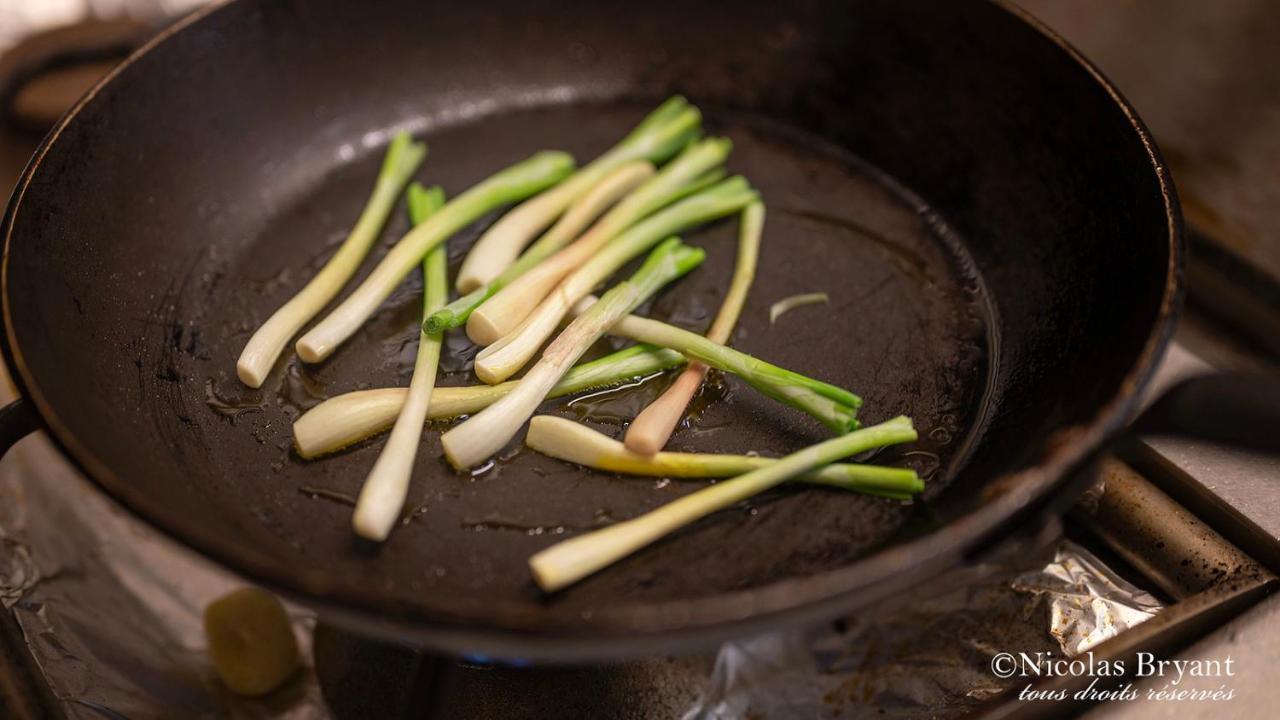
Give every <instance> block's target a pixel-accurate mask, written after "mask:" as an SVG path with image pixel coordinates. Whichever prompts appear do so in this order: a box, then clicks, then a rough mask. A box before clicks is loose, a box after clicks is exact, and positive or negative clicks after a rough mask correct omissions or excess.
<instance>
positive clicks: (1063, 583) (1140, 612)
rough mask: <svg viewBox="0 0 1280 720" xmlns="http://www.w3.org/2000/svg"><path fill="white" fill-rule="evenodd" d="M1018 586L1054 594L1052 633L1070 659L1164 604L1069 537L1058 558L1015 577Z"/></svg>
mask: <svg viewBox="0 0 1280 720" xmlns="http://www.w3.org/2000/svg"><path fill="white" fill-rule="evenodd" d="M1013 587H1014V589H1016V590H1019V591H1021V592H1026V593H1032V594H1035V595H1044V596H1046V597H1048V598H1049V613H1050V616H1049V634H1050V635H1052V636H1053V638H1054V639H1055V640H1057V641H1058V646H1059V647H1060V648H1062V652H1063V653H1065V654H1066V655H1067V656H1068V657H1075V656H1076V655H1079V654H1080V653H1083V652H1085V651H1087V650H1089V649H1090V648H1092V647H1095V646H1097V645H1098V644H1099V643H1102V642H1103V641H1106V640H1109V639H1111V638H1113V637H1115V636H1116V635H1119V634H1120V633H1122V632H1124V631H1125V630H1128V629H1129V628H1131V627H1133V626H1135V625H1138V624H1140V623H1143V622H1146V621H1147V620H1150V619H1151V618H1152V617H1155V615H1156V613H1158V612H1160V611H1161V610H1162V609H1163V608H1164V606H1163V605H1162V604H1161V603H1160V601H1158V600H1156V599H1155V598H1154V597H1152V596H1151V593H1148V592H1147V591H1145V590H1142V589H1140V588H1137V587H1135V586H1134V585H1133V584H1131V583H1130V582H1128V581H1127V580H1125V579H1124V578H1122V577H1120V576H1119V575H1117V574H1116V573H1115V572H1114V571H1113V570H1111V568H1109V567H1107V566H1106V565H1105V564H1103V563H1102V561H1101V560H1099V559H1098V558H1097V557H1095V556H1094V555H1093V554H1092V553H1090V552H1089V551H1088V550H1085V549H1084V548H1082V547H1080V546H1079V545H1076V544H1075V543H1073V542H1070V541H1068V540H1064V541H1063V542H1062V544H1061V545H1059V546H1058V550H1057V552H1056V553H1055V554H1054V558H1053V562H1050V563H1048V564H1047V565H1045V566H1044V567H1043V568H1041V569H1039V570H1034V571H1031V572H1027V573H1024V574H1022V575H1019V576H1018V577H1016V578H1014V579H1013Z"/></svg>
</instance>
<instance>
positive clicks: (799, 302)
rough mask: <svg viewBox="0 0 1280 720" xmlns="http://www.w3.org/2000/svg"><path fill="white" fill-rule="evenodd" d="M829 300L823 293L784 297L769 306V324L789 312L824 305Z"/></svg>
mask: <svg viewBox="0 0 1280 720" xmlns="http://www.w3.org/2000/svg"><path fill="white" fill-rule="evenodd" d="M830 301H831V299H830V298H828V297H827V294H826V293H824V292H816V293H805V294H804V295H792V296H791V297H785V298H782V299H781V300H779V301H778V302H776V303H774V304H772V305H770V306H769V324H770V325H772V324H774V323H776V322H777V321H778V318H780V317H782V315H783V313H788V312H791V311H792V310H795V309H796V308H798V307H804V306H805V305H825V304H827V303H828V302H830Z"/></svg>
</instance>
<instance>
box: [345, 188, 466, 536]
mask: <svg viewBox="0 0 1280 720" xmlns="http://www.w3.org/2000/svg"><path fill="white" fill-rule="evenodd" d="M408 203H409V218H410V221H411V222H412V223H413V224H414V225H415V226H417V225H421V224H422V223H423V222H426V220H427V218H428V217H430V216H431V215H432V214H434V213H436V212H438V211H439V210H440V208H441V207H443V206H444V190H442V189H441V188H440V187H438V186H437V187H433V188H431V189H430V190H428V189H426V188H424V187H422V186H421V185H418V184H416V183H415V184H413V185H411V186H409V193H408ZM448 263H449V259H448V255H447V253H446V251H445V246H444V244H443V243H441V244H439V245H436V246H435V247H433V248H431V249H430V250H428V251H427V256H426V258H424V259H423V261H422V308H423V315H424V317H425V316H426V315H429V314H431V313H432V312H434V311H435V310H436V309H438V308H440V307H441V306H443V305H444V302H445V300H446V299H447V298H448V296H449V286H448V282H449V281H448V277H447V274H446V273H447V268H448ZM440 340H441V337H440V336H439V335H428V334H426V333H425V332H419V333H418V355H417V359H416V360H415V362H414V366H413V378H412V379H411V380H410V381H409V390H408V393H407V394H406V398H405V402H404V403H403V405H402V407H401V410H400V414H399V416H397V417H396V422H395V426H394V427H393V428H392V429H391V436H390V437H388V438H387V444H386V446H384V447H383V448H382V452H381V453H380V454H379V455H378V459H377V461H375V462H374V464H373V468H372V469H371V470H370V471H369V476H368V477H367V478H365V481H364V485H363V486H362V487H361V488H360V496H359V498H358V499H357V500H356V509H355V513H354V514H353V515H352V519H351V523H352V527H353V528H354V529H355V531H356V534H357V535H359V536H360V537H363V538H365V539H367V540H374V541H378V542H381V541H383V540H386V539H387V535H389V534H391V528H392V527H394V526H395V524H396V520H397V519H399V517H400V511H401V510H402V509H404V500H405V497H406V496H407V495H408V493H409V478H410V476H411V475H412V474H413V461H414V459H415V458H416V457H417V455H418V443H419V440H420V439H421V438H422V425H423V423H424V422H426V419H427V410H428V407H429V405H430V403H431V391H432V389H433V388H434V387H435V384H436V371H437V369H438V368H439V365H440V345H441V342H440Z"/></svg>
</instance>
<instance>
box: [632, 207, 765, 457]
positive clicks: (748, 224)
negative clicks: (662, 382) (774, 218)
mask: <svg viewBox="0 0 1280 720" xmlns="http://www.w3.org/2000/svg"><path fill="white" fill-rule="evenodd" d="M763 231H764V204H763V203H761V202H754V203H751V204H750V205H748V206H747V208H746V209H745V210H743V211H742V228H741V230H740V231H739V234H738V259H737V262H736V263H735V264H734V268H733V280H732V281H731V282H730V283H729V291H728V292H727V293H725V296H724V303H722V304H721V305H720V311H719V312H717V313H716V319H715V320H714V321H712V323H711V329H710V330H708V331H707V339H708V340H711V341H712V342H716V343H720V344H721V345H724V344H726V343H728V342H729V336H731V335H732V334H733V326H734V325H737V324H738V317H739V316H741V315H742V306H743V304H744V303H746V301H747V290H748V289H749V288H750V287H751V283H752V281H753V280H754V279H755V276H756V258H757V256H758V255H759V254H760V237H761V235H762V234H763ZM708 369H709V368H708V367H707V366H706V365H705V364H703V363H700V362H696V361H695V362H691V363H689V367H686V368H685V369H684V372H682V373H680V376H679V377H677V378H676V380H675V382H673V383H672V384H671V387H669V388H667V391H666V392H664V393H662V395H661V397H659V398H658V399H657V400H654V401H653V402H652V403H651V404H650V405H649V406H648V407H646V408H645V409H644V410H642V411H640V414H638V415H636V419H635V420H634V421H633V422H632V423H631V425H630V427H628V428H627V434H626V436H625V437H624V438H623V442H625V443H626V446H627V448H628V449H630V450H632V451H634V452H637V453H641V454H642V455H652V454H653V453H656V452H658V451H659V450H661V449H662V447H663V446H664V445H666V444H667V440H669V439H671V432H672V431H673V430H675V428H676V423H678V422H680V418H682V417H684V411H685V408H687V407H688V406H689V401H690V400H692V399H693V396H694V393H696V392H698V388H700V387H702V381H703V380H704V379H705V378H706V377H707V370H708Z"/></svg>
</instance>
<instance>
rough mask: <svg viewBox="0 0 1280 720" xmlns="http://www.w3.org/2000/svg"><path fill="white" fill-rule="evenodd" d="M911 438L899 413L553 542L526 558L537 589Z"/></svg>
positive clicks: (557, 585)
mask: <svg viewBox="0 0 1280 720" xmlns="http://www.w3.org/2000/svg"><path fill="white" fill-rule="evenodd" d="M915 439H916V431H915V429H914V428H912V426H911V420H910V419H908V418H906V417H898V418H894V419H893V420H889V421H888V422H884V423H881V424H879V425H873V426H871V427H867V428H863V429H861V430H855V431H853V432H851V433H848V434H846V435H841V436H839V437H834V438H831V439H830V440H826V441H824V442H821V443H818V444H817V445H811V446H810V447H807V448H805V449H803V450H800V451H799V452H795V453H792V454H790V455H787V456H786V457H784V458H782V459H780V460H778V461H777V462H774V463H773V464H771V465H768V466H766V467H762V468H760V469H758V470H752V471H751V472H749V473H746V474H745V475H739V476H738V477H735V478H732V479H729V480H723V481H721V482H718V483H716V484H715V485H712V486H710V487H707V488H704V489H702V490H699V491H697V492H694V493H690V494H688V495H685V496H684V497H682V498H680V499H678V500H675V501H673V502H670V503H667V504H666V505H663V506H662V507H660V508H658V509H657V510H653V511H651V512H648V513H645V514H644V515H641V516H639V517H637V518H635V519H633V520H627V521H626V522H621V523H618V524H616V525H611V526H609V527H607V528H604V529H603V530H596V531H593V532H589V533H586V534H585V535H579V536H578V537H575V538H572V539H569V540H565V541H563V542H560V543H556V544H555V545H552V546H551V547H549V548H547V549H545V550H543V551H541V552H539V553H537V554H536V555H534V556H533V557H531V558H529V568H530V570H531V571H532V572H533V577H534V579H535V580H536V581H537V583H538V585H539V587H541V588H542V589H543V590H545V591H547V592H554V591H556V590H559V589H561V588H564V587H566V586H568V585H571V584H573V583H575V582H577V581H578V580H581V579H582V578H584V577H586V576H588V575H590V574H592V573H594V572H596V571H598V570H600V569H602V568H604V567H607V566H609V565H611V564H613V563H615V562H617V561H619V560H621V559H622V558H624V557H626V556H628V555H630V554H632V553H634V552H635V551H637V550H639V549H640V548H643V547H645V546H646V545H649V544H650V543H652V542H654V541H656V540H658V539H659V538H662V537H664V536H666V535H668V534H670V533H672V532H673V531H675V530H677V529H679V528H681V527H684V526H685V525H688V524H690V523H692V522H694V521H696V520H699V519H701V518H703V517H706V516H707V515H710V514H711V513H714V512H716V511H717V510H723V509H725V508H727V507H730V506H731V505H734V504H735V503H739V502H742V501H743V500H746V499H747V498H750V497H752V496H755V495H758V494H760V493H762V492H764V491H766V490H768V489H770V488H773V487H775V486H777V485H779V484H781V483H783V482H786V481H787V480H789V479H791V478H793V477H795V476H797V475H800V474H802V473H805V472H808V471H810V470H813V469H815V468H819V467H822V466H824V465H829V464H831V463H833V462H835V461H836V460H839V459H841V458H846V457H849V456H850V455H855V454H857V453H860V452H863V451H865V450H870V449H872V448H877V447H883V446H885V445H893V444H897V443H903V442H910V441H912V440H915Z"/></svg>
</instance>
